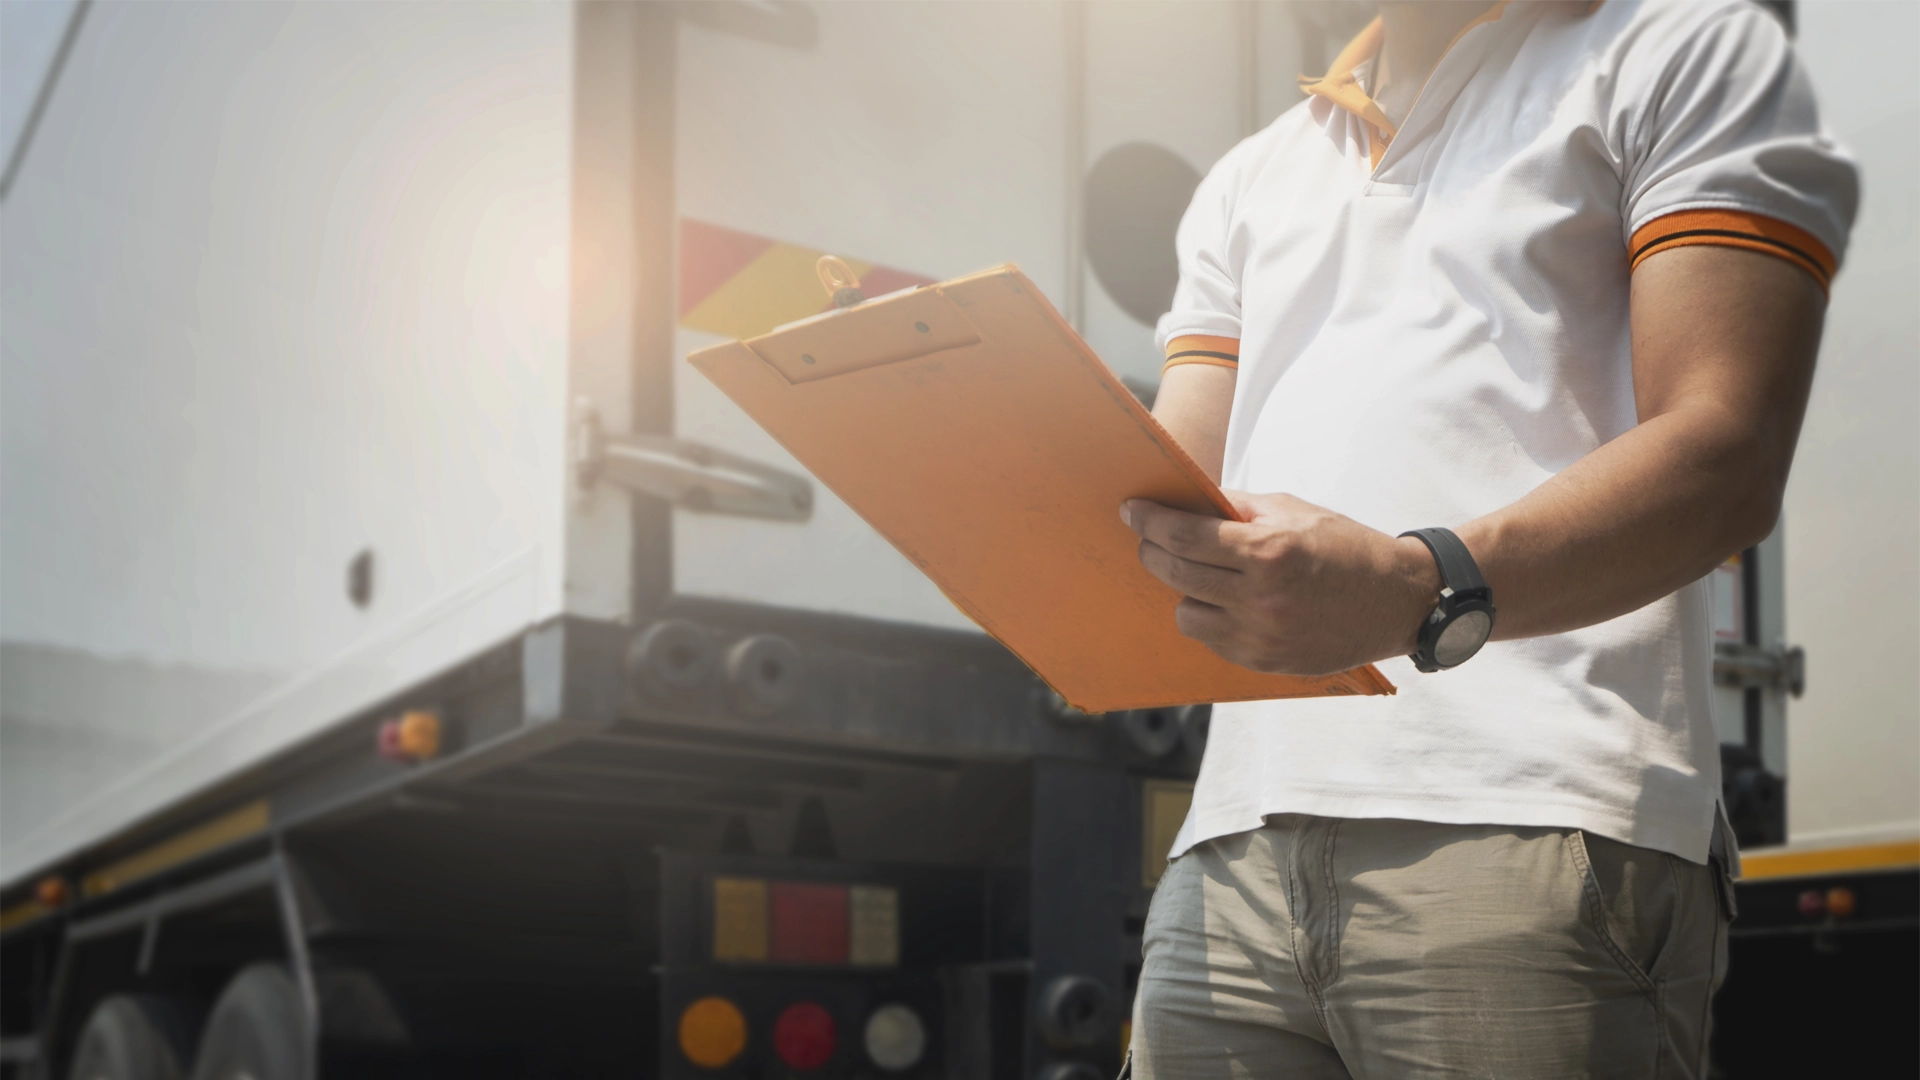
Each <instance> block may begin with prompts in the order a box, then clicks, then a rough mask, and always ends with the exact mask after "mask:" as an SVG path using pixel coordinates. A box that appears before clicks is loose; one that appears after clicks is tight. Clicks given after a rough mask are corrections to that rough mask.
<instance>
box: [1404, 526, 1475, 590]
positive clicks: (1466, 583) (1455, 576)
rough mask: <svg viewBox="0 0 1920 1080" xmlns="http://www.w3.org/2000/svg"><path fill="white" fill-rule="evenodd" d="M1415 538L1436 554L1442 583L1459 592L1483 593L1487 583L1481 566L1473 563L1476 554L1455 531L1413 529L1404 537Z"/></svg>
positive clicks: (1435, 557) (1435, 559) (1405, 533)
mask: <svg viewBox="0 0 1920 1080" xmlns="http://www.w3.org/2000/svg"><path fill="white" fill-rule="evenodd" d="M1400 535H1401V536H1403V537H1406V536H1411V537H1413V538H1415V539H1416V540H1419V541H1420V542H1421V543H1423V544H1425V545H1427V550H1428V551H1431V552H1433V561H1434V562H1435V563H1436V564H1438V565H1439V567H1440V584H1442V585H1444V586H1446V587H1447V588H1448V589H1451V590H1453V591H1454V592H1455V593H1469V592H1479V591H1483V590H1485V589H1486V587H1487V581H1486V579H1485V578H1483V577H1481V576H1480V566H1479V564H1477V563H1475V562H1474V561H1473V555H1472V554H1471V553H1469V552H1468V551H1467V545H1466V544H1464V543H1462V542H1461V540H1460V538H1459V537H1458V536H1455V535H1454V534H1453V530H1452V529H1440V528H1433V529H1413V530H1410V531H1408V532H1403V533H1401V534H1400Z"/></svg>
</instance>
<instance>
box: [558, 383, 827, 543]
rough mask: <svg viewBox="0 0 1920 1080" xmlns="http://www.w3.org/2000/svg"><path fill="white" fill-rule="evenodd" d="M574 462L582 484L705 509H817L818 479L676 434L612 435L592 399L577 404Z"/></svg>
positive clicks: (773, 512) (775, 516) (783, 517)
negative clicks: (605, 485) (616, 487)
mask: <svg viewBox="0 0 1920 1080" xmlns="http://www.w3.org/2000/svg"><path fill="white" fill-rule="evenodd" d="M573 464H574V475H575V477H576V478H577V479H578V481H579V483H580V486H581V487H582V488H591V487H593V486H594V485H595V484H597V483H599V482H600V481H602V480H605V481H608V482H611V483H614V484H617V485H619V486H621V487H624V488H626V489H628V490H630V491H637V492H640V493H641V494H645V495H652V496H654V497H656V498H661V499H665V500H667V501H668V502H670V503H672V504H673V505H675V506H679V507H683V508H685V509H688V510H697V511H700V512H702V513H709V514H739V515H742V516H744V517H757V518H768V519H770V520H774V521H806V520H808V519H809V518H811V517H812V516H813V481H811V480H809V479H807V478H806V477H804V476H801V475H798V474H796V473H791V472H787V471H786V470H784V469H776V468H774V467H773V466H771V465H766V464H762V463H761V462H758V461H754V460H752V459H751V458H744V457H741V456H740V455H738V454H731V453H728V452H727V451H725V450H721V449H718V448H717V447H712V446H707V445H706V444H704V443H697V442H693V441H691V440H688V439H678V438H675V437H673V436H671V435H645V434H627V435H608V434H607V433H606V431H605V430H604V429H603V428H602V426H601V423H600V414H599V411H598V410H596V409H595V408H594V407H593V406H592V404H591V403H588V402H585V401H581V402H579V403H577V404H576V405H575V407H574V439H573Z"/></svg>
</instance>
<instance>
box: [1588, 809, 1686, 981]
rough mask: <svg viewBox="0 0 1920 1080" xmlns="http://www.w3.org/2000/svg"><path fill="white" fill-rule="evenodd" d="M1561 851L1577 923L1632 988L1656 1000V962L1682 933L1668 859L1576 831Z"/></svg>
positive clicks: (1678, 889)
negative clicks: (1574, 874) (1575, 894)
mask: <svg viewBox="0 0 1920 1080" xmlns="http://www.w3.org/2000/svg"><path fill="white" fill-rule="evenodd" d="M1567 846H1568V850H1569V853H1570V854H1571V856H1572V858H1573V861H1574V865H1575V867H1576V869H1577V870H1578V872H1579V874H1580V878H1581V885H1582V896H1581V906H1580V914H1581V918H1582V921H1583V922H1584V923H1585V924H1586V927H1587V929H1588V930H1591V931H1592V932H1593V933H1594V935H1595V936H1597V937H1598V938H1599V939H1600V943H1601V945H1602V946H1603V947H1604V948H1605V949H1606V951H1607V953H1608V954H1609V955H1611V956H1612V957H1613V959H1614V962H1615V963H1617V964H1618V965H1619V966H1620V969H1621V970H1622V971H1623V972H1625V973H1626V975H1627V977H1628V978H1630V979H1632V980H1633V982H1634V985H1636V986H1638V987H1639V988H1640V990H1641V991H1642V992H1643V993H1645V994H1648V995H1649V996H1652V995H1654V994H1656V993H1657V989H1658V987H1657V984H1658V982H1659V976H1660V974H1661V969H1662V961H1663V960H1665V959H1666V958H1667V956H1668V955H1669V954H1670V952H1671V951H1672V949H1673V947H1674V945H1675V939H1676V935H1677V934H1679V933H1681V932H1682V918H1681V916H1682V907H1683V903H1682V901H1683V897H1682V895H1681V894H1682V889H1681V886H1680V881H1679V880H1678V877H1677V874H1676V871H1675V868H1674V866H1673V858H1674V857H1673V856H1671V855H1668V854H1666V853H1665V852H1660V851H1652V850H1649V849H1647V848H1638V847H1634V846H1632V845H1630V844H1623V843H1621V842H1619V841H1617V840H1609V839H1607V838H1605V837H1598V836H1592V835H1590V834H1588V833H1586V832H1583V831H1581V830H1578V829H1576V830H1573V831H1572V832H1570V833H1568V834H1567Z"/></svg>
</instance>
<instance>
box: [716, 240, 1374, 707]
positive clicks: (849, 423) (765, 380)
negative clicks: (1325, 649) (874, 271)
mask: <svg viewBox="0 0 1920 1080" xmlns="http://www.w3.org/2000/svg"><path fill="white" fill-rule="evenodd" d="M687 359H688V362H689V363H691V364H692V365H693V366H694V367H696V368H698V369H699V370H700V372H701V373H702V374H704V375H706V377H707V378H709V379H712V380H713V382H714V383H715V384H716V385H718V386H719V387H720V389H721V390H722V391H723V392H725V393H726V395H727V396H728V397H730V398H732V399H733V401H734V403H735V404H737V405H739V406H740V407H741V408H742V409H744V410H745V411H746V413H747V415H748V416H751V417H753V419H754V420H755V421H757V422H758V423H759V424H760V425H761V426H762V427H764V428H765V429H766V430H767V432H768V433H769V434H771V435H772V436H773V437H774V438H775V439H776V440H778V441H779V443H780V445H781V446H784V447H785V448H786V449H787V451H788V452H789V453H791V454H792V455H793V456H794V457H795V458H797V459H799V461H800V463H801V464H802V465H804V466H806V467H807V469H808V470H810V471H811V472H812V473H813V475H814V476H815V477H816V478H818V479H819V481H820V482H821V483H822V484H825V485H826V486H827V487H828V488H830V489H832V491H833V493H834V494H835V495H838V496H839V497H840V498H841V499H842V500H844V501H845V502H846V503H847V505H848V506H850V507H852V508H853V510H854V511H855V512H856V513H858V514H859V515H860V516H861V517H862V518H865V519H866V521H867V523H868V524H870V525H872V526H873V527H874V529H876V530H877V531H878V532H879V533H880V535H882V536H884V537H886V538H887V539H888V540H889V541H891V542H892V543H893V545H894V546H895V547H897V548H899V549H900V551H901V553H902V554H904V555H906V557H907V558H909V559H911V560H913V562H914V563H915V564H916V565H918V566H919V567H920V569H921V570H923V571H925V572H926V575H927V576H928V577H930V578H932V579H933V581H934V583H935V584H937V585H938V586H939V587H940V589H941V591H943V592H944V593H946V595H947V597H948V598H949V599H951V600H952V601H953V603H954V604H955V605H956V606H958V607H959V608H960V610H962V611H964V612H966V613H967V615H968V616H970V617H971V618H972V619H973V621H974V622H976V623H979V624H980V627H981V628H982V629H984V630H985V631H986V632H987V633H989V634H992V635H993V636H994V637H995V638H997V639H999V641H1000V642H1001V643H1002V644H1003V645H1005V646H1006V647H1007V648H1009V649H1011V650H1013V652H1014V653H1015V654H1016V655H1018V656H1019V657H1020V659H1022V660H1024V661H1026V663H1027V665H1028V666H1029V667H1031V668H1032V669H1033V670H1034V672H1035V673H1036V674H1038V675H1039V676H1040V677H1041V678H1042V679H1044V680H1046V682H1047V684H1048V685H1050V686H1052V687H1053V688H1054V689H1055V690H1056V691H1058V692H1059V693H1060V695H1061V696H1062V697H1064V698H1066V699H1067V701H1068V702H1069V703H1071V704H1072V705H1074V706H1075V707H1077V708H1080V709H1083V710H1085V711H1087V712H1113V711H1116V710H1121V709H1142V708H1154V707H1159V706H1164V705H1181V704H1189V703H1197V702H1216V701H1248V700H1259V699H1265V698H1288V697H1317V696H1324V695H1332V694H1391V693H1393V689H1394V688H1393V684H1391V683H1389V682H1388V681H1387V680H1386V678H1385V677H1383V676H1382V675H1381V674H1380V673H1379V671H1377V670H1375V669H1374V668H1373V667H1372V666H1371V665H1369V666H1367V667H1363V668H1358V669H1355V670H1353V671H1348V672H1343V673H1341V674H1338V675H1330V676H1324V677H1318V678H1300V677H1295V676H1289V675H1267V674H1262V673H1260V672H1256V671H1250V670H1248V669H1246V668H1243V667H1240V666H1238V665H1236V664H1233V663H1230V662H1228V661H1226V660H1223V659H1221V658H1220V657H1218V656H1216V655H1214V653H1213V652H1212V651H1211V650H1209V649H1208V648H1207V647H1206V646H1204V645H1201V644H1200V643H1199V642H1197V641H1194V640H1192V639H1191V638H1188V637H1186V636H1184V635H1182V634H1181V633H1180V632H1179V630H1177V629H1176V628H1175V626H1174V618H1173V611H1174V607H1175V606H1176V605H1177V604H1178V603H1179V601H1180V595H1179V594H1178V593H1176V592H1175V591H1174V590H1173V589H1171V588H1169V587H1168V586H1166V585H1164V584H1162V583H1161V582H1160V581H1159V580H1158V579H1156V578H1154V577H1153V576H1152V575H1151V574H1149V573H1147V571H1146V569H1145V568H1144V567H1142V566H1141V565H1140V561H1139V558H1138V556H1137V554H1136V552H1137V549H1138V545H1139V540H1138V538H1137V537H1136V536H1134V534H1133V532H1132V531H1131V530H1130V529H1128V528H1127V526H1126V525H1125V524H1124V523H1123V522H1121V520H1120V504H1121V503H1122V502H1123V501H1125V500H1127V499H1129V498H1143V499H1151V500H1153V501H1155V502H1159V503H1164V504H1165V505H1168V506H1174V507H1179V508H1181V509H1184V510H1190V511H1193V512H1195V513H1204V514H1214V515H1218V516H1219V517H1222V518H1234V517H1236V515H1235V513H1234V511H1233V507H1232V505H1231V504H1230V503H1228V502H1227V500H1226V498H1225V497H1224V496H1223V495H1221V494H1220V489H1219V488H1218V487H1217V486H1215V485H1214V484H1213V482H1212V481H1211V480H1209V479H1208V478H1207V475H1206V473H1204V472H1202V471H1201V470H1200V467H1199V466H1197V465H1195V464H1194V463H1193V460H1192V459H1191V458H1189V457H1188V456H1187V455H1186V453H1185V452H1184V451H1182V450H1181V449H1180V447H1179V445H1178V444H1176V443H1175V442H1174V441H1173V437H1172V436H1170V435H1168V434H1167V432H1166V430H1165V429H1163V428H1162V427H1161V426H1160V425H1159V424H1158V423H1157V422H1155V421H1154V419H1153V417H1152V416H1151V415H1149V414H1148V413H1147V410H1146V409H1145V408H1143V407H1142V406H1141V405H1140V403H1139V402H1138V401H1137V400H1135V398H1134V396H1133V395H1132V394H1131V393H1130V392H1128V390H1127V389H1126V387H1124V386H1122V385H1121V383H1120V380H1119V379H1117V378H1115V377H1114V375H1113V373H1112V372H1110V371H1108V370H1107V367H1106V365H1105V364H1102V363H1101V362H1100V359H1099V357H1097V356H1095V355H1094V353H1093V350H1092V349H1090V348H1088V346H1087V343H1086V342H1085V341H1083V340H1081V338H1080V336H1079V335H1078V334H1076V333H1075V332H1074V330H1073V328H1072V327H1071V326H1069V325H1068V324H1067V322H1066V320H1065V319H1063V318H1061V317H1060V313H1059V312H1057V311H1055V310H1054V308H1053V305H1052V304H1050V303H1048V302H1047V299H1046V297H1045V296H1044V295H1042V294H1041V292H1040V290H1039V289H1038V288H1036V287H1035V286H1034V284H1033V282H1031V281H1029V280H1028V279H1027V277H1026V275H1025V274H1022V273H1021V272H1020V271H1019V270H1018V269H1017V268H1015V267H1013V266H1003V267H1000V268H998V269H995V270H987V271H983V272H981V273H978V274H973V275H970V276H968V277H962V278H957V279H955V280H953V281H948V282H945V283H943V284H939V285H928V286H922V287H919V288H916V289H911V290H906V291H902V292H898V293H894V294H892V295H889V296H883V297H879V298H876V299H874V300H871V301H867V302H865V303H860V304H857V305H855V306H852V307H847V308H844V309H842V310H836V311H830V312H828V313H826V314H823V315H818V316H815V317H813V318H811V319H805V320H802V321H800V322H797V323H791V324H789V325H787V326H784V327H781V328H779V329H777V330H775V331H773V332H772V333H769V334H764V335H762V336H760V337H756V338H752V339H749V340H745V341H735V342H731V343H729V344H725V345H716V346H714V347H712V348H708V349H702V350H700V351H699V352H696V353H694V354H692V355H691V356H689V357H688V358H687Z"/></svg>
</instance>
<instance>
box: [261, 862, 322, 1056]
mask: <svg viewBox="0 0 1920 1080" xmlns="http://www.w3.org/2000/svg"><path fill="white" fill-rule="evenodd" d="M287 860H288V855H287V851H286V846H285V843H284V841H283V840H282V839H281V838H280V837H278V836H276V837H274V842H273V896H274V900H275V901H276V902H277V903H278V904H279V907H280V922H281V925H282V927H283V928H284V929H285V931H286V938H287V966H288V967H290V968H292V969H293V982H294V985H295V986H297V987H299V988H300V1011H301V1012H302V1013H303V1014H305V1017H306V1032H305V1038H306V1045H305V1046H303V1047H301V1064H300V1074H301V1076H302V1077H303V1078H304V1080H313V1078H314V1077H316V1076H318V1075H320V993H319V991H318V990H317V989H316V988H315V987H314V983H313V958H312V956H311V955H310V954H309V953H308V952H307V921H306V919H305V917H303V916H302V914H301V912H300V897H299V895H298V892H297V890H295V888H294V885H293V875H292V874H291V873H290V871H289V867H288V862H287Z"/></svg>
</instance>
